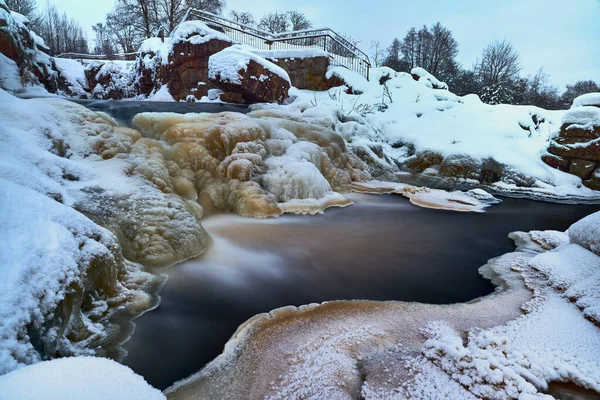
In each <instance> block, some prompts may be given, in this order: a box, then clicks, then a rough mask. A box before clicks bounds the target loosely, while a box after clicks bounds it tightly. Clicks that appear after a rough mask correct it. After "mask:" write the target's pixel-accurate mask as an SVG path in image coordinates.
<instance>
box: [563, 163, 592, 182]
mask: <svg viewBox="0 0 600 400" xmlns="http://www.w3.org/2000/svg"><path fill="white" fill-rule="evenodd" d="M596 165H597V164H596V163H595V162H593V161H588V160H580V159H574V160H571V166H570V167H569V173H571V174H573V175H577V176H578V177H580V178H581V180H586V179H588V178H589V177H591V176H592V173H593V172H594V169H595V168H596Z"/></svg>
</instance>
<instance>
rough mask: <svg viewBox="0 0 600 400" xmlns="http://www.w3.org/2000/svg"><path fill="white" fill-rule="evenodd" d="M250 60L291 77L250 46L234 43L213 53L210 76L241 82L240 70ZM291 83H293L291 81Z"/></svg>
mask: <svg viewBox="0 0 600 400" xmlns="http://www.w3.org/2000/svg"><path fill="white" fill-rule="evenodd" d="M250 60H252V61H254V62H256V63H258V64H259V65H261V66H262V67H263V68H264V69H265V70H267V71H269V72H272V73H273V74H276V75H278V76H279V77H280V78H282V79H284V80H286V81H287V82H291V81H290V77H289V75H288V73H287V72H285V71H284V70H283V69H282V68H281V67H279V66H277V65H275V64H273V63H272V62H270V61H267V60H266V59H264V58H263V57H261V56H258V55H256V54H255V53H254V52H253V49H252V48H250V47H248V46H243V45H234V46H231V47H227V48H226V49H224V50H221V51H220V52H218V53H217V54H213V55H212V56H210V58H209V59H208V78H209V79H217V77H219V78H218V79H220V80H221V81H222V82H228V83H232V84H241V83H242V76H241V75H240V74H239V71H246V70H247V68H248V64H249V63H250ZM290 84H291V83H290Z"/></svg>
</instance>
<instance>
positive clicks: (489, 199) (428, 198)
mask: <svg viewBox="0 0 600 400" xmlns="http://www.w3.org/2000/svg"><path fill="white" fill-rule="evenodd" d="M352 190H353V191H355V192H359V193H371V194H381V193H388V194H389V193H393V194H400V195H402V196H404V197H406V198H408V199H409V200H410V202H411V203H412V204H414V205H416V206H419V207H424V208H433V209H439V210H449V211H461V212H484V211H485V208H486V207H489V206H490V205H492V204H495V203H498V202H499V200H498V199H496V198H495V197H494V196H492V195H490V194H489V193H487V192H485V191H484V190H481V189H472V190H469V191H467V192H461V191H459V190H456V191H452V192H448V191H445V190H440V189H429V188H427V187H417V186H413V185H407V184H404V183H394V182H383V181H378V180H372V181H367V182H360V183H358V182H354V183H353V184H352Z"/></svg>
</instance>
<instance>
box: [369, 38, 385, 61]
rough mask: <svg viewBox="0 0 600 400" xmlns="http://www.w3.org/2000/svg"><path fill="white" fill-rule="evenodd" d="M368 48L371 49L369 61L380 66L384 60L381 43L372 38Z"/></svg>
mask: <svg viewBox="0 0 600 400" xmlns="http://www.w3.org/2000/svg"><path fill="white" fill-rule="evenodd" d="M369 49H370V50H371V61H372V62H373V67H380V66H381V65H382V64H383V61H384V60H383V49H382V48H381V43H379V41H378V40H373V41H371V44H370V46H369Z"/></svg>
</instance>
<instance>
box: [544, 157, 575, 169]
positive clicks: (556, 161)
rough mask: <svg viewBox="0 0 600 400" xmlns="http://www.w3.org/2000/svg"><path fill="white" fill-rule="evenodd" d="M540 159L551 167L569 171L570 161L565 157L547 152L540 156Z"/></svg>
mask: <svg viewBox="0 0 600 400" xmlns="http://www.w3.org/2000/svg"><path fill="white" fill-rule="evenodd" d="M542 161H543V162H545V163H546V164H548V165H549V166H551V167H552V168H556V169H558V170H561V171H563V172H569V165H570V164H571V162H570V161H569V160H568V159H566V158H563V157H560V156H555V155H554V154H549V153H547V154H544V155H543V156H542Z"/></svg>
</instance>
